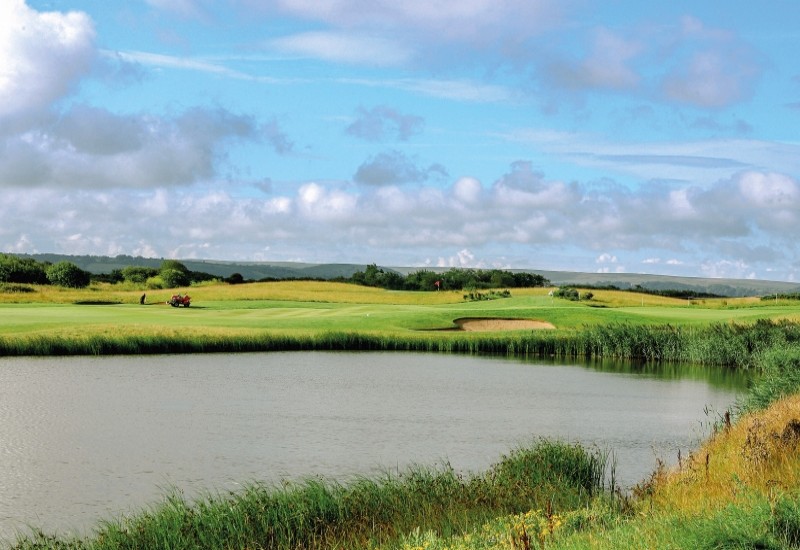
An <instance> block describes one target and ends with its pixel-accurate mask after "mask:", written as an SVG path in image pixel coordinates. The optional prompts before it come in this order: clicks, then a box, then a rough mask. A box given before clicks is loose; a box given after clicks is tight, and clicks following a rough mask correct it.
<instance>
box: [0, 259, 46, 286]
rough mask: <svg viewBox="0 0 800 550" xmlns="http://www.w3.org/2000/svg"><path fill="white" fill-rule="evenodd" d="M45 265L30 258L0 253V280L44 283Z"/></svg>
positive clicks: (4, 281) (5, 281) (3, 281)
mask: <svg viewBox="0 0 800 550" xmlns="http://www.w3.org/2000/svg"><path fill="white" fill-rule="evenodd" d="M45 268H46V265H45V264H42V263H39V262H37V261H36V260H34V259H32V258H18V257H17V256H12V255H10V254H0V282H2V283H23V284H36V285H46V284H48V283H49V281H48V280H47V274H46V273H45Z"/></svg>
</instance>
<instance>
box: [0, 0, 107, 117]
mask: <svg viewBox="0 0 800 550" xmlns="http://www.w3.org/2000/svg"><path fill="white" fill-rule="evenodd" d="M94 39H95V32H94V27H93V24H92V21H91V19H90V18H89V17H88V16H87V15H86V14H85V13H81V12H77V11H73V12H68V13H58V12H37V11H35V10H33V9H31V8H29V7H28V6H27V5H26V3H25V2H24V0H6V1H5V2H4V3H3V6H2V7H0V60H2V62H0V118H2V117H12V116H13V117H25V116H30V115H37V114H39V113H41V112H42V111H45V110H47V109H48V108H49V107H50V105H51V104H52V103H53V102H55V101H57V100H59V99H61V98H62V97H64V96H65V95H66V94H67V93H68V92H69V91H70V90H71V89H72V88H73V87H74V86H75V85H76V83H77V82H78V81H79V79H80V78H81V77H83V76H84V75H86V74H87V72H88V71H89V69H90V68H91V65H92V62H93V60H94V56H95V49H94Z"/></svg>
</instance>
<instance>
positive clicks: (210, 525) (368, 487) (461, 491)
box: [14, 440, 606, 550]
mask: <svg viewBox="0 0 800 550" xmlns="http://www.w3.org/2000/svg"><path fill="white" fill-rule="evenodd" d="M605 470H606V455H605V454H603V453H601V452H597V451H596V452H588V451H586V450H585V449H583V448H582V447H580V446H578V445H574V444H568V443H561V442H551V441H545V440H540V441H537V442H534V443H533V444H531V445H530V446H527V447H522V448H519V449H517V450H515V451H513V452H511V453H510V454H509V455H507V456H505V457H503V458H502V460H500V462H498V463H497V464H496V465H495V466H494V467H492V468H491V469H489V470H488V471H487V472H484V473H482V474H466V475H465V474H462V473H459V472H456V471H455V470H453V468H452V467H450V466H449V465H446V464H445V465H442V466H441V467H440V468H423V467H415V468H411V469H410V470H408V471H407V472H405V473H402V474H385V475H384V476H383V477H380V478H378V479H368V478H356V479H354V480H352V481H351V482H350V483H346V484H342V483H338V482H334V481H326V480H323V479H307V480H305V481H302V482H297V483H285V484H283V485H280V486H271V487H270V486H264V485H257V484H256V485H251V486H249V487H248V488H247V489H246V490H244V491H242V492H240V493H230V494H226V495H216V496H207V497H204V498H201V499H199V500H197V501H195V502H190V501H188V500H186V499H185V498H183V497H181V496H180V495H178V494H172V495H170V496H169V497H167V498H166V499H165V501H164V502H163V503H162V504H161V505H158V506H156V507H154V508H153V509H152V510H150V511H147V512H144V513H142V514H140V515H137V516H132V517H127V518H123V519H120V520H117V521H109V522H106V523H104V524H103V525H101V527H100V528H99V529H98V530H97V532H96V533H95V534H94V535H93V536H91V537H88V538H73V539H63V538H57V537H54V536H48V535H46V534H44V533H37V534H34V535H33V536H31V537H30V538H27V539H22V540H19V541H17V543H16V545H15V547H14V548H16V549H20V550H22V549H45V548H48V549H49V548H64V549H66V548H70V549H84V548H86V549H89V548H91V549H96V550H101V549H115V550H121V549H145V548H147V549H150V548H170V549H172V550H179V549H183V548H186V549H190V548H191V549H194V548H204V549H216V548H219V549H227V548H270V549H299V548H303V549H315V548H367V547H372V548H375V547H378V546H381V545H390V546H395V545H396V544H397V541H398V540H399V539H400V538H401V537H402V536H403V534H404V533H408V532H410V531H412V530H414V529H417V528H418V529H423V530H426V531H428V530H433V531H435V532H436V533H439V534H442V535H444V536H452V535H457V534H460V533H464V532H467V531H469V530H471V529H474V528H475V527H476V526H479V525H481V524H483V523H485V522H486V521H489V520H490V519H491V518H494V517H497V516H498V515H504V514H519V513H524V512H525V511H527V510H530V509H533V508H547V509H548V510H551V511H552V513H553V514H557V513H566V512H567V511H569V510H574V509H576V508H580V507H583V506H585V505H586V504H587V503H588V502H590V500H591V499H592V498H593V497H594V496H595V495H597V494H599V493H600V492H601V491H602V490H603V481H604V473H605Z"/></svg>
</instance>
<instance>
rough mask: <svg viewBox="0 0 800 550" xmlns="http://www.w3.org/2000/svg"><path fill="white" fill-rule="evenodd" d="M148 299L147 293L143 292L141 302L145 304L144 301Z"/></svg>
mask: <svg viewBox="0 0 800 550" xmlns="http://www.w3.org/2000/svg"><path fill="white" fill-rule="evenodd" d="M146 299H147V294H142V297H141V298H139V304H141V305H144V301H145V300H146Z"/></svg>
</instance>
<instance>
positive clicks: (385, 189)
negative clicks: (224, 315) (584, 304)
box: [0, 0, 800, 281]
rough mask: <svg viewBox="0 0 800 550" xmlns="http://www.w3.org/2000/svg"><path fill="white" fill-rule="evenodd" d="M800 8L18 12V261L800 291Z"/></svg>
mask: <svg viewBox="0 0 800 550" xmlns="http://www.w3.org/2000/svg"><path fill="white" fill-rule="evenodd" d="M798 18H800V5H798V4H797V3H796V2H795V1H790V0H775V1H770V2H764V3H758V4H757V3H754V2H744V1H740V2H737V1H729V2H688V1H675V2H670V3H665V2H657V3H647V2H640V1H634V0H625V1H622V0H619V1H614V0H609V1H604V2H599V1H588V0H506V1H500V0H459V1H451V0H443V1H440V2H436V3H432V2H428V1H423V0H409V1H405V2H396V1H387V0H374V1H366V0H328V1H324V0H272V1H257V0H227V1H212V0H146V1H145V0H143V1H135V0H134V1H128V2H97V1H94V0H50V1H44V0H36V1H34V0H28V1H22V0H4V2H3V4H2V6H0V193H2V195H0V197H2V201H0V250H2V251H5V252H20V253H35V252H57V253H66V254H98V255H112V256H113V255H117V254H132V255H143V256H151V257H171V258H172V257H174V258H186V259H188V258H208V259H218V260H240V261H241V260H246V261H302V262H310V263H327V262H347V263H373V262H375V263H378V264H379V265H386V266H445V267H446V266H454V267H459V266H463V267H467V266H469V267H483V268H490V267H501V268H534V269H535V268H538V269H552V270H571V271H586V272H594V271H598V272H631V273H633V272H636V273H660V274H669V275H688V276H703V277H736V278H759V279H772V280H786V281H798V280H800V256H798V252H799V251H800V249H799V247H798V244H797V239H796V235H798V234H800V180H799V179H798V178H800V145H798V140H797V127H798V123H800V62H798V61H797V55H796V52H797V51H800V32H798V31H797V30H796V22H797V21H798Z"/></svg>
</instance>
